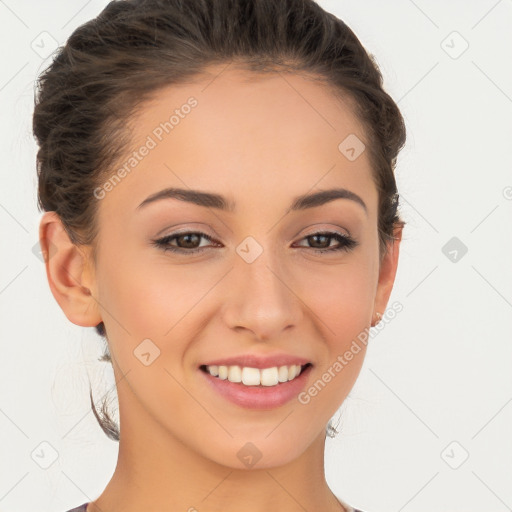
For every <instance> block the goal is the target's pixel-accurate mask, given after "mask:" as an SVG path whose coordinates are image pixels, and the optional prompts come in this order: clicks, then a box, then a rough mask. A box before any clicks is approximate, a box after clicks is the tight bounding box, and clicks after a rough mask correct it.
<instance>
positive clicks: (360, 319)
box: [298, 256, 375, 343]
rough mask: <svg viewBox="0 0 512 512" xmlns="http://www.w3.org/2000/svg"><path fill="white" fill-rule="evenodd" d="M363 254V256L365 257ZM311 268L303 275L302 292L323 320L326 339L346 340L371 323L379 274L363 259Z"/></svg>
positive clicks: (302, 295)
mask: <svg viewBox="0 0 512 512" xmlns="http://www.w3.org/2000/svg"><path fill="white" fill-rule="evenodd" d="M362 257H363V256H361V258H362ZM358 258H359V256H358V257H357V258H356V257H354V258H352V259H351V260H350V262H348V260H347V263H346V264H345V263H342V264H339V265H333V266H330V267H325V268H321V267H320V266H318V268H317V269H316V270H314V269H310V270H309V271H308V272H304V273H302V276H301V277H300V282H301V289H302V291H301V292H300V293H298V295H299V297H301V298H302V299H303V301H304V302H305V303H306V305H307V306H308V307H309V308H310V309H311V310H312V311H313V313H314V315H313V318H317V319H319V320H321V321H319V325H318V326H319V328H320V329H321V330H322V331H323V332H325V336H326V339H330V340H333V341H337V342H339V343H345V342H346V341H347V339H350V338H351V337H352V336H357V334H358V333H359V331H361V330H362V329H364V328H365V327H367V322H368V319H369V318H371V312H372V307H373V299H374V294H375V277H374V276H373V275H372V273H371V272H370V271H369V266H368V264H367V263H366V262H365V261H364V260H363V261H361V259H358Z"/></svg>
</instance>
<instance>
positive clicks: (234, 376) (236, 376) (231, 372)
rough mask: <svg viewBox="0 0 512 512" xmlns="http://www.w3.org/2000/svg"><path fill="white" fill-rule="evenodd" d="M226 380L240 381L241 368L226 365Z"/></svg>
mask: <svg viewBox="0 0 512 512" xmlns="http://www.w3.org/2000/svg"><path fill="white" fill-rule="evenodd" d="M228 380H229V381H230V382H242V368H240V366H228Z"/></svg>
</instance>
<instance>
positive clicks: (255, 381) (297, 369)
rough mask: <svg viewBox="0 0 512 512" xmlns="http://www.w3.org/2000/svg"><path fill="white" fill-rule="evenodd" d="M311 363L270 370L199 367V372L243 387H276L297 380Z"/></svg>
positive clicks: (274, 367)
mask: <svg viewBox="0 0 512 512" xmlns="http://www.w3.org/2000/svg"><path fill="white" fill-rule="evenodd" d="M308 366H311V363H307V364H305V365H298V364H292V365H288V366H279V367H278V366H273V367H270V368H251V367H248V366H243V367H241V366H238V365H233V366H225V365H220V366H218V365H211V366H206V365H203V366H201V370H203V371H205V372H208V373H209V374H210V375H212V376H213V377H217V378H219V379H221V380H229V382H233V383H239V384H242V385H244V386H268V387H270V386H277V385H279V384H281V383H284V382H289V381H291V380H293V379H295V378H297V377H298V376H299V375H300V374H301V372H302V371H303V370H304V369H305V368H306V367H308Z"/></svg>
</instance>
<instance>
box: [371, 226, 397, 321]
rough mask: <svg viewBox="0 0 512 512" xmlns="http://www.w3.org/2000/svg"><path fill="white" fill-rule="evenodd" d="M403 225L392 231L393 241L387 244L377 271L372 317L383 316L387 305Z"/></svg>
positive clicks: (393, 280)
mask: <svg viewBox="0 0 512 512" xmlns="http://www.w3.org/2000/svg"><path fill="white" fill-rule="evenodd" d="M402 231H403V225H398V226H396V227H395V229H394V231H393V237H394V239H393V240H390V241H389V242H388V243H387V249H388V251H387V253H386V254H385V255H384V257H383V258H382V262H381V264H380V271H379V282H378V284H377V293H376V296H375V306H374V313H373V315H374V316H376V313H377V312H378V313H380V314H381V315H384V311H385V309H386V307H387V305H388V301H389V297H390V295H391V290H392V289H393V284H394V282H395V276H396V271H397V267H398V255H399V252H400V243H401V241H402Z"/></svg>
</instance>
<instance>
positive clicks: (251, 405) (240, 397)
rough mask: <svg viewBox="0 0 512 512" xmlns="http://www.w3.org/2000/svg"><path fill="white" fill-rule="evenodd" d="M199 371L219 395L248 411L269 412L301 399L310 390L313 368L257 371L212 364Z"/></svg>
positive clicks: (281, 367)
mask: <svg viewBox="0 0 512 512" xmlns="http://www.w3.org/2000/svg"><path fill="white" fill-rule="evenodd" d="M199 370H200V371H199V375H201V376H203V378H204V379H205V383H206V384H207V387H208V388H209V389H210V390H212V391H213V392H214V394H215V395H217V396H220V397H221V398H222V399H225V400H228V401H229V402H231V403H233V404H236V405H237V406H239V407H243V408H244V409H260V410H269V409H274V408H277V407H281V406H284V405H285V404H287V403H289V402H291V401H292V400H296V399H297V398H298V395H299V394H300V393H301V391H303V390H304V388H305V387H306V386H307V382H308V380H309V375H310V373H311V371H312V370H313V365H312V364H311V363H306V364H304V365H286V366H272V367H268V368H254V367H252V366H239V365H230V366H228V365H213V364H212V365H202V366H200V367H199ZM285 379H286V380H285Z"/></svg>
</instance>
